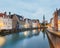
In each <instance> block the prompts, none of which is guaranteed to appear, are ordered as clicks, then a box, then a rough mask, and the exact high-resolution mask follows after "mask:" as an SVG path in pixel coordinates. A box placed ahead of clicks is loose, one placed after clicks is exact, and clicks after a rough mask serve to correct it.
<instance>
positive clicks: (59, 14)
mask: <svg viewBox="0 0 60 48" xmlns="http://www.w3.org/2000/svg"><path fill="white" fill-rule="evenodd" d="M59 22H60V9H59V10H57V9H56V11H55V12H54V28H55V30H56V31H58V30H60V23H59Z"/></svg>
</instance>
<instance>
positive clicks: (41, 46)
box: [2, 29, 49, 48]
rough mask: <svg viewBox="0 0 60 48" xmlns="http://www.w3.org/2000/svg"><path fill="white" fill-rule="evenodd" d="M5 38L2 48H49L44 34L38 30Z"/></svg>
mask: <svg viewBox="0 0 60 48" xmlns="http://www.w3.org/2000/svg"><path fill="white" fill-rule="evenodd" d="M43 36H44V37H43ZM5 37H6V43H5V44H4V46H3V47H2V48H49V43H48V39H47V37H46V35H45V32H41V31H40V29H37V30H30V31H24V32H20V33H16V34H11V35H7V36H5ZM44 38H45V39H44Z"/></svg>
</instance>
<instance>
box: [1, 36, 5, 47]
mask: <svg viewBox="0 0 60 48" xmlns="http://www.w3.org/2000/svg"><path fill="white" fill-rule="evenodd" d="M5 41H6V38H5V37H4V36H0V47H1V46H3V45H4V43H5Z"/></svg>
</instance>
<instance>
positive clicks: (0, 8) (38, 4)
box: [0, 0, 60, 22]
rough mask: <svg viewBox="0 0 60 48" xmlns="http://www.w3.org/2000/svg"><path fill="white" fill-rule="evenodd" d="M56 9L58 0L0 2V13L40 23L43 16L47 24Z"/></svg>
mask: <svg viewBox="0 0 60 48" xmlns="http://www.w3.org/2000/svg"><path fill="white" fill-rule="evenodd" d="M56 8H57V9H59V8H60V0H0V12H2V13H3V12H5V11H6V12H7V13H8V12H11V13H12V14H14V13H15V14H19V15H22V16H24V18H29V19H39V20H40V22H42V19H43V15H45V18H46V20H48V22H49V21H50V19H51V18H52V17H53V13H54V11H55V10H56Z"/></svg>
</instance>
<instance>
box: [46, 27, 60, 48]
mask: <svg viewBox="0 0 60 48" xmlns="http://www.w3.org/2000/svg"><path fill="white" fill-rule="evenodd" d="M46 33H47V36H48V38H49V40H50V42H51V43H52V45H53V47H51V46H50V48H60V32H59V31H54V30H53V29H52V28H51V27H48V28H47V32H46Z"/></svg>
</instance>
